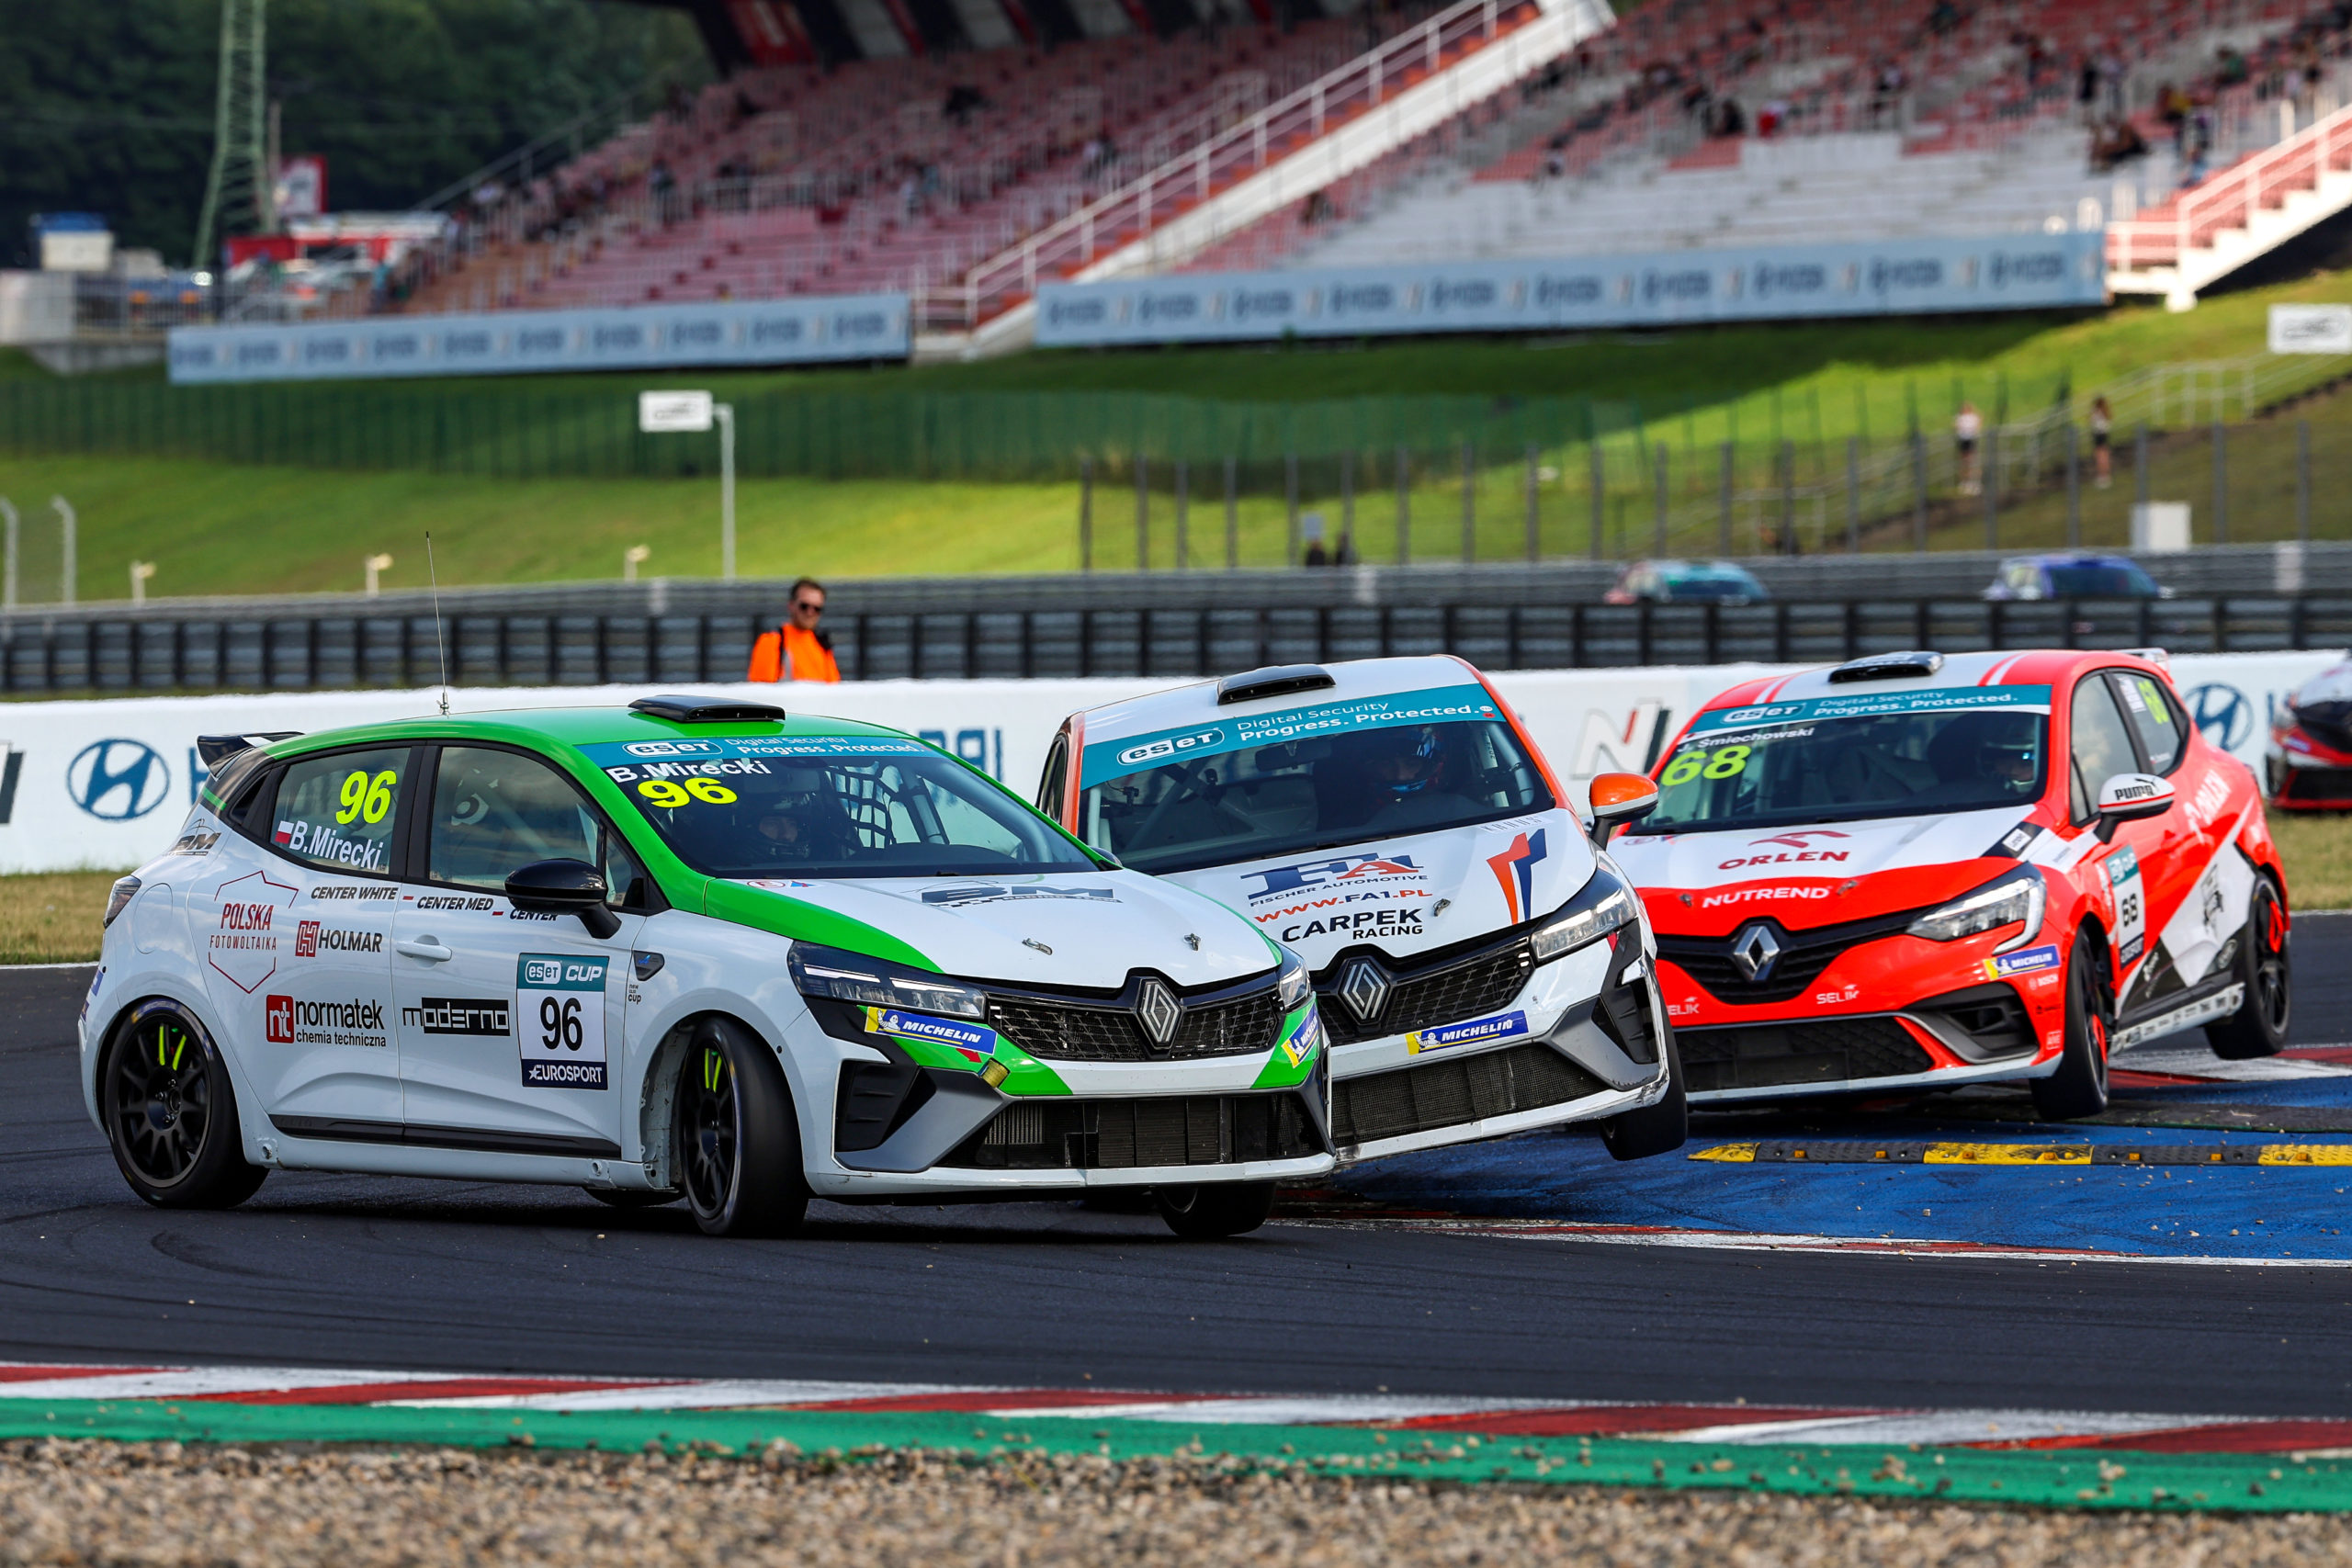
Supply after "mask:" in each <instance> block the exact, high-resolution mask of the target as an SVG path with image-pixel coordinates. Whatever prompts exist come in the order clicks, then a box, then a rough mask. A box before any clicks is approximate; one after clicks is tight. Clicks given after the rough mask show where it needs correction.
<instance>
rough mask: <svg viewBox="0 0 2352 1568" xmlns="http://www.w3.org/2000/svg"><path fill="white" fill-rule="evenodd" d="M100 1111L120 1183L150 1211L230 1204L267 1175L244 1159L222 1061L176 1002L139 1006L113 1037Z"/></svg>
mask: <svg viewBox="0 0 2352 1568" xmlns="http://www.w3.org/2000/svg"><path fill="white" fill-rule="evenodd" d="M98 1110H99V1114H100V1115H101V1117H102V1118H103V1119H104V1120H105V1122H106V1129H107V1144H108V1145H109V1146H111V1147H112V1148H113V1150H114V1163H115V1164H116V1165H117V1166H118V1167H119V1168H121V1171H122V1176H123V1179H124V1180H126V1181H128V1182H130V1190H132V1191H134V1192H136V1193H138V1194H139V1195H140V1196H141V1198H144V1199H145V1200H146V1201H148V1202H150V1203H153V1204H154V1205H155V1206H156V1207H158V1208H162V1209H228V1208H233V1207H235V1206H236V1205H237V1204H239V1203H242V1202H243V1201H245V1200H246V1199H248V1198H250V1197H252V1196H253V1195H254V1192H255V1191H256V1190H259V1188H260V1187H261V1184H262V1181H263V1179H265V1178H266V1177H267V1176H268V1175H269V1172H268V1171H267V1170H266V1168H263V1167H261V1166H257V1165H248V1164H246V1163H245V1149H244V1134H243V1130H242V1129H241V1128H240V1127H239V1125H238V1122H237V1096H236V1091H235V1090H234V1089H231V1088H230V1087H229V1067H228V1064H227V1063H225V1062H223V1061H222V1060H221V1059H220V1051H219V1050H218V1049H217V1048H215V1046H214V1045H213V1043H212V1039H211V1036H209V1035H208V1034H207V1033H205V1032H204V1030H203V1027H202V1026H201V1025H199V1024H198V1022H197V1021H196V1020H195V1019H193V1018H191V1017H190V1016H188V1014H187V1011H186V1010H183V1009H182V1008H181V1007H180V1006H179V1004H178V1003H176V1002H168V1001H163V1000H160V999H158V1000H153V1001H147V1002H141V1004H140V1005H139V1006H138V1007H137V1008H136V1009H134V1010H132V1012H131V1015H130V1019H129V1020H128V1021H126V1022H124V1024H123V1025H122V1027H121V1028H120V1029H119V1030H117V1031H116V1032H115V1037H114V1042H113V1043H112V1044H110V1045H108V1046H107V1055H106V1059H105V1060H104V1061H103V1062H101V1063H100V1064H99V1066H98Z"/></svg>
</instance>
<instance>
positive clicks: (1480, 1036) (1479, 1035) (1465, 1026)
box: [1405, 1012, 1527, 1056]
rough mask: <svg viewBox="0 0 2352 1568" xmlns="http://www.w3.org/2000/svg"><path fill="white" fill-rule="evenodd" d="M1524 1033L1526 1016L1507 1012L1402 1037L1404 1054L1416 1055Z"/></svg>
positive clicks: (1417, 1031)
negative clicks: (1403, 1038) (1451, 1046)
mask: <svg viewBox="0 0 2352 1568" xmlns="http://www.w3.org/2000/svg"><path fill="white" fill-rule="evenodd" d="M1526 1032H1527V1015H1526V1014H1525V1013H1523V1012H1506V1013H1501V1014H1498V1015H1497V1016H1496V1017H1493V1018H1474V1019H1472V1020H1471V1021H1469V1022H1467V1023H1442V1024H1440V1025H1438V1026H1437V1027H1436V1028H1434V1029H1416V1030H1414V1031H1413V1032H1411V1033H1409V1034H1408V1035H1406V1036H1405V1053H1406V1055H1411V1056H1418V1055H1420V1054H1421V1053H1422V1052H1424V1051H1442V1050H1443V1049H1444V1048H1445V1047H1446V1046H1448V1045H1481V1044H1484V1043H1486V1042H1487V1041H1489V1040H1509V1039H1511V1038H1513V1037H1514V1036H1517V1035H1521V1034H1524V1033H1526Z"/></svg>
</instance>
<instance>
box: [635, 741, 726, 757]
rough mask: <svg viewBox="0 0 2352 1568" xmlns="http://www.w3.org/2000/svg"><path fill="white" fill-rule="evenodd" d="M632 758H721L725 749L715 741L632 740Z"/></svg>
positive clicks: (724, 753)
mask: <svg viewBox="0 0 2352 1568" xmlns="http://www.w3.org/2000/svg"><path fill="white" fill-rule="evenodd" d="M627 750H628V754H629V755H630V756H632V757H723V756H725V755H726V754H727V748H725V747H724V746H721V745H719V744H718V742H717V741H715V740H632V741H630V742H629V743H628V748H627Z"/></svg>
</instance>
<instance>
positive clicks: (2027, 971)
mask: <svg viewBox="0 0 2352 1568" xmlns="http://www.w3.org/2000/svg"><path fill="white" fill-rule="evenodd" d="M2057 967H2058V946H2057V944H2056V943H2055V942H2052V943H2050V944H2048V945H2047V946H2043V947H2029V948H2027V949H2026V950H2025V951H2023V952H2022V953H2002V954H2000V955H1999V956H1998V957H1995V958H1988V959H1986V960H1985V978H1986V979H1987V980H2008V979H2013V978H2015V977H2016V976H2019V975H2039V974H2040V973H2041V971H2043V970H2044V969H2055V968H2057Z"/></svg>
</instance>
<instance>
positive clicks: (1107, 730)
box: [1076, 653, 1482, 746]
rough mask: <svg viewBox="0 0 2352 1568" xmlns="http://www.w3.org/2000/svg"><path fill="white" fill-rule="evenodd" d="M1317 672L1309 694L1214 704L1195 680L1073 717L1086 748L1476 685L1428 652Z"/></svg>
mask: <svg viewBox="0 0 2352 1568" xmlns="http://www.w3.org/2000/svg"><path fill="white" fill-rule="evenodd" d="M1319 668H1321V669H1323V670H1324V671H1328V672H1329V674H1330V677H1331V684H1330V685H1329V686H1325V687H1318V688H1317V689H1315V690H1312V691H1305V692H1298V691H1294V692H1288V693H1285V694H1283V695H1280V696H1273V697H1259V698H1256V699H1254V700H1252V701H1250V702H1245V703H1233V704H1230V705H1224V706H1220V705H1218V703H1217V700H1216V687H1217V683H1216V682H1215V681H1195V682H1191V683H1189V684H1187V685H1182V686H1171V687H1170V688H1169V689H1168V690H1166V691H1164V692H1149V693H1147V694H1144V695H1142V696H1140V697H1128V698H1125V700H1123V701H1120V702H1115V703H1105V704H1103V705H1102V706H1101V707H1092V708H1085V709H1082V710H1080V712H1079V713H1078V714H1077V715H1076V717H1077V718H1078V719H1079V720H1080V723H1082V724H1083V725H1084V726H1085V727H1086V740H1087V744H1089V745H1090V746H1091V745H1092V744H1094V743H1095V742H1096V741H1101V740H1121V739H1125V738H1126V737H1128V736H1130V735H1140V734H1143V733H1144V732H1146V731H1148V730H1158V729H1165V728H1168V727H1169V726H1170V724H1182V723H1185V722H1187V720H1188V719H1190V718H1192V717H1194V716H1198V717H1204V718H1206V717H1215V716H1218V715H1220V714H1230V715H1237V716H1238V715H1244V714H1257V713H1272V712H1276V711H1279V710H1281V709H1283V708H1295V707H1318V706H1321V705H1323V704H1326V703H1345V702H1353V701H1355V700H1357V699H1359V698H1363V697H1385V696H1393V695H1395V694H1398V693H1400V692H1424V691H1428V690H1429V689H1430V688H1431V687H1434V686H1463V685H1475V684H1479V683H1481V681H1482V678H1481V677H1480V675H1479V674H1478V671H1476V670H1475V669H1473V668H1472V667H1471V666H1470V665H1469V664H1468V663H1467V662H1465V661H1464V660H1460V659H1456V658H1454V657H1453V655H1452V654H1446V653H1429V654H1417V655H1410V656H1408V657H1404V658H1397V659H1349V660H1335V661H1333V662H1331V663H1329V664H1325V665H1322V666H1320V667H1319Z"/></svg>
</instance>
